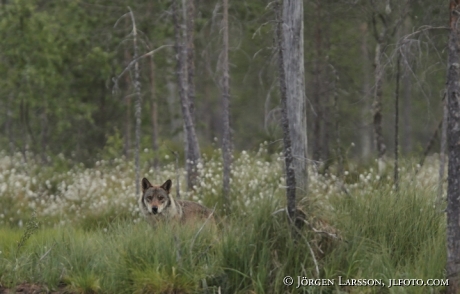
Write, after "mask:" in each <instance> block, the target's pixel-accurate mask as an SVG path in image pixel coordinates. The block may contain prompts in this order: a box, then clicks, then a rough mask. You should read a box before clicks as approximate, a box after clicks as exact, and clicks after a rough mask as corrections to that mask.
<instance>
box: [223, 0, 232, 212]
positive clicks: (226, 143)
mask: <svg viewBox="0 0 460 294" xmlns="http://www.w3.org/2000/svg"><path fill="white" fill-rule="evenodd" d="M222 8H223V19H222V37H223V52H222V85H221V87H222V104H223V118H222V120H223V122H222V125H223V138H222V159H223V163H224V166H223V188H222V192H223V198H224V199H223V200H224V211H225V212H228V211H229V208H230V172H231V164H232V139H231V130H230V73H229V66H228V49H229V44H228V0H223V7H222Z"/></svg>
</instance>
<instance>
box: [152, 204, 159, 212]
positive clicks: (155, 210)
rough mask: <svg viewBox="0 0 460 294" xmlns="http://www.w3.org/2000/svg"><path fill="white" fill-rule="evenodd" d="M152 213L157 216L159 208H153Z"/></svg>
mask: <svg viewBox="0 0 460 294" xmlns="http://www.w3.org/2000/svg"><path fill="white" fill-rule="evenodd" d="M152 213H153V214H157V213H158V207H157V206H152Z"/></svg>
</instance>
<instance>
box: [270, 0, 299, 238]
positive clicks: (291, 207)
mask: <svg viewBox="0 0 460 294" xmlns="http://www.w3.org/2000/svg"><path fill="white" fill-rule="evenodd" d="M280 1H281V0H280ZM275 13H276V19H277V27H276V35H277V40H278V44H277V45H278V52H279V80H280V92H281V113H282V119H281V120H282V127H283V142H284V156H285V169H286V186H287V190H286V197H287V212H288V216H289V219H290V221H291V223H292V224H295V221H296V190H297V189H300V191H302V193H306V192H307V164H306V159H307V138H306V134H307V126H306V125H307V124H306V113H305V111H306V109H305V92H304V91H305V87H304V68H303V64H304V62H303V2H302V1H295V0H284V1H283V6H282V7H281V5H280V2H279V1H277V2H276V4H275ZM293 234H294V235H295V230H293Z"/></svg>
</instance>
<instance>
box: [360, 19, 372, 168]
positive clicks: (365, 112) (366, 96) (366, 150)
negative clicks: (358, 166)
mask: <svg viewBox="0 0 460 294" xmlns="http://www.w3.org/2000/svg"><path fill="white" fill-rule="evenodd" d="M360 30H361V34H362V38H361V54H362V61H361V65H362V74H363V88H362V89H363V90H362V91H363V92H362V93H363V100H364V106H363V109H362V131H361V154H362V158H363V159H364V160H367V159H369V157H370V156H371V150H372V129H371V123H370V115H369V113H370V111H371V99H372V98H371V79H370V77H371V75H372V74H371V64H370V62H369V47H368V44H367V39H368V35H369V34H368V26H367V23H363V24H361V26H360Z"/></svg>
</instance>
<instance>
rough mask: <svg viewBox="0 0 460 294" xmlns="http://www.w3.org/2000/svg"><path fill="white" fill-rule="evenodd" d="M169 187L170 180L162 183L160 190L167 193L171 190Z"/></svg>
mask: <svg viewBox="0 0 460 294" xmlns="http://www.w3.org/2000/svg"><path fill="white" fill-rule="evenodd" d="M171 186H172V182H171V180H167V181H166V182H164V184H163V185H161V188H162V189H164V190H166V192H168V193H169V191H170V190H171Z"/></svg>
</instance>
